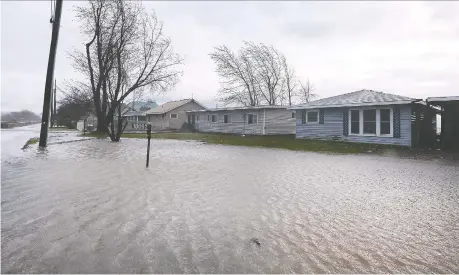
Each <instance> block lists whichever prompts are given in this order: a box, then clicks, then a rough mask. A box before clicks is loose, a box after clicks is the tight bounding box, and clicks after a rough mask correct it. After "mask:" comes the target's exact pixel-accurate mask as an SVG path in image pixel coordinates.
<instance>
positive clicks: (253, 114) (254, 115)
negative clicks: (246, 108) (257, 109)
mask: <svg viewBox="0 0 459 275" xmlns="http://www.w3.org/2000/svg"><path fill="white" fill-rule="evenodd" d="M250 115H252V123H249V116H250ZM254 117H256V118H257V121H256V123H254V122H253V121H254ZM254 124H258V114H256V113H249V114H247V125H254Z"/></svg>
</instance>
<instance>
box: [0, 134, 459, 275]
mask: <svg viewBox="0 0 459 275" xmlns="http://www.w3.org/2000/svg"><path fill="white" fill-rule="evenodd" d="M145 143H146V141H145V140H123V141H122V142H120V143H111V142H108V141H104V140H90V141H82V142H75V143H64V144H53V145H52V146H49V148H48V149H47V150H46V151H45V152H39V151H37V150H29V151H28V152H26V153H24V155H23V156H22V157H21V158H14V159H12V160H2V174H1V180H2V182H1V188H2V189H1V206H2V210H1V214H2V221H1V230H2V232H1V233H2V236H1V240H2V244H1V246H2V252H1V260H2V271H3V272H8V273H50V272H51V273H183V272H187V273H198V272H200V273H387V272H390V273H432V272H433V273H459V226H458V225H459V215H458V213H459V163H457V162H452V161H450V162H448V161H437V162H432V161H424V160H409V159H399V158H395V157H381V156H366V155H365V156H363V155H360V156H351V155H326V154H317V153H307V152H292V151H286V150H275V149H261V148H245V147H232V146H220V145H207V144H202V143H199V142H185V141H173V140H153V141H152V152H151V160H150V168H149V169H146V168H145V167H144V162H145V147H146V144H145ZM252 238H257V239H258V240H259V242H260V246H258V245H256V244H254V243H253V242H251V241H250V240H251V239H252Z"/></svg>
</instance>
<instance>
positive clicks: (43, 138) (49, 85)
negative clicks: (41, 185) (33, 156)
mask: <svg viewBox="0 0 459 275" xmlns="http://www.w3.org/2000/svg"><path fill="white" fill-rule="evenodd" d="M62 1H63V0H56V11H55V16H54V22H53V31H52V34H51V45H50V47H49V57H48V71H47V72H46V82H45V94H44V97H43V113H42V117H41V131H40V143H39V146H40V147H46V143H47V142H48V128H49V113H50V110H51V108H50V104H51V93H52V89H53V79H54V64H55V61H56V50H57V40H58V38H59V27H60V24H61V13H62Z"/></svg>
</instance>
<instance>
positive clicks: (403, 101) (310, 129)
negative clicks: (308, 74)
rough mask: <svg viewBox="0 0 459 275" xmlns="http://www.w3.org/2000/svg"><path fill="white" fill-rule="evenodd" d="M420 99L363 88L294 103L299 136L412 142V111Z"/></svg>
mask: <svg viewBox="0 0 459 275" xmlns="http://www.w3.org/2000/svg"><path fill="white" fill-rule="evenodd" d="M418 101H420V100H419V99H414V98H409V97H405V96H400V95H393V94H387V93H382V92H376V91H372V90H361V91H356V92H352V93H347V94H342V95H338V96H333V97H329V98H324V99H320V100H316V101H312V102H310V103H307V104H303V105H298V106H294V107H292V109H293V110H295V111H296V113H297V119H296V138H299V139H301V138H317V139H338V140H343V141H348V142H361V143H377V144H395V145H402V146H411V145H412V111H413V110H414V109H419V108H418V106H421V105H420V104H416V103H415V102H418ZM415 104H416V105H418V106H415Z"/></svg>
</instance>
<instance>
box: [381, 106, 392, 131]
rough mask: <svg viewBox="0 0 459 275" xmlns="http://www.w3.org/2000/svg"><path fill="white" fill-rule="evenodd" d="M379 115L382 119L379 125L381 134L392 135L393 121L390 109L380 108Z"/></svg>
mask: <svg viewBox="0 0 459 275" xmlns="http://www.w3.org/2000/svg"><path fill="white" fill-rule="evenodd" d="M379 117H380V121H379V125H380V126H379V127H380V134H381V135H390V134H391V131H390V128H391V127H390V124H391V123H390V122H391V119H390V109H380V110H379Z"/></svg>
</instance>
